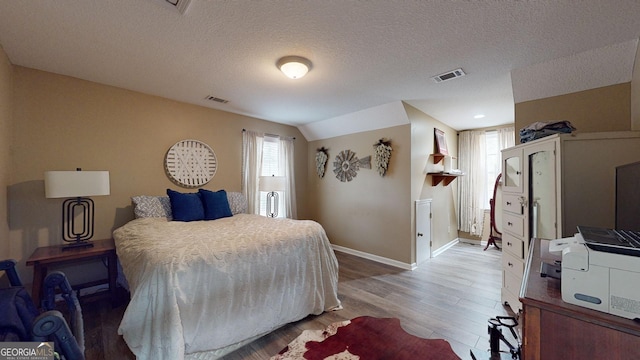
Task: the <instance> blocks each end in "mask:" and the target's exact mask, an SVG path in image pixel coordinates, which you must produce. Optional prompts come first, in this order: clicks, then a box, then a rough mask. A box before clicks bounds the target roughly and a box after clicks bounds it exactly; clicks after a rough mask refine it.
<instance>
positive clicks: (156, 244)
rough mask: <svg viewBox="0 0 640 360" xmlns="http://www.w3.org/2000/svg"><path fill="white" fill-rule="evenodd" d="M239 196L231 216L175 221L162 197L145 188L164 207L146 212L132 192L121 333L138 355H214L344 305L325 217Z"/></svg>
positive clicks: (122, 250)
mask: <svg viewBox="0 0 640 360" xmlns="http://www.w3.org/2000/svg"><path fill="white" fill-rule="evenodd" d="M234 195H235V196H236V197H237V198H238V199H240V196H241V194H240V196H239V195H237V193H236V194H234V193H229V200H230V201H229V202H230V203H231V204H232V205H231V208H234V214H233V216H228V217H223V218H219V219H216V220H211V221H188V222H184V221H172V220H171V215H170V214H168V211H169V210H167V200H166V198H164V197H146V198H147V200H148V199H155V202H156V203H158V204H156V205H155V207H156V208H159V209H160V211H159V212H160V214H159V215H160V216H145V214H142V215H141V214H139V211H138V208H139V207H140V206H138V205H139V204H138V203H137V202H136V198H134V204H136V217H138V218H137V219H135V220H132V221H130V222H129V223H127V224H125V225H124V226H122V227H120V228H118V229H116V230H115V231H114V233H113V235H114V240H115V243H116V251H117V254H118V258H119V260H120V263H121V265H122V270H123V273H124V276H125V278H126V281H127V286H128V287H129V289H130V292H131V301H130V303H129V305H128V306H127V309H126V311H125V313H124V316H123V319H122V322H121V323H120V326H119V328H118V333H119V334H121V335H122V336H123V337H124V339H125V341H126V342H127V345H128V346H129V348H130V349H131V351H132V352H133V353H134V354H135V355H136V356H137V358H138V359H171V360H175V359H214V358H217V357H220V356H222V355H224V354H225V353H228V352H230V351H233V350H235V349H236V348H238V347H240V346H242V345H244V344H246V343H248V342H250V341H252V340H254V339H256V338H257V337H260V336H262V335H264V334H267V333H269V332H271V331H273V330H275V329H277V328H278V327H280V326H282V325H284V324H287V323H290V322H293V321H297V320H300V319H302V318H304V317H306V316H308V315H310V314H320V313H322V312H324V311H327V310H333V309H338V308H340V301H339V300H338V297H337V287H338V263H337V260H336V257H335V255H334V253H333V250H332V248H331V246H330V244H329V241H328V239H327V236H326V233H325V231H324V229H323V228H322V226H320V224H318V223H316V222H314V221H310V220H292V219H281V218H280V219H279V218H276V219H273V218H267V217H263V216H258V215H249V214H245V213H242V212H241V211H242V209H241V207H240V209H238V206H236V205H233V201H231V200H232V198H233V196H234ZM138 200H139V199H138ZM163 211H164V213H163ZM154 215H157V214H154Z"/></svg>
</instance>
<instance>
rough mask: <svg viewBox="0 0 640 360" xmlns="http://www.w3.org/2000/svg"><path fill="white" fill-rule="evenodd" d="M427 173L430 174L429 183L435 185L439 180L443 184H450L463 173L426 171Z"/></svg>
mask: <svg viewBox="0 0 640 360" xmlns="http://www.w3.org/2000/svg"><path fill="white" fill-rule="evenodd" d="M427 175H431V184H432V185H433V186H436V185H438V184H440V183H441V182H442V183H443V184H444V186H447V185H449V184H451V182H452V181H453V180H455V179H456V178H457V177H458V176H462V175H464V174H463V173H446V172H437V173H427Z"/></svg>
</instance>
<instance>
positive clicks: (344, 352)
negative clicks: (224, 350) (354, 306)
mask: <svg viewBox="0 0 640 360" xmlns="http://www.w3.org/2000/svg"><path fill="white" fill-rule="evenodd" d="M302 359H305V360H324V359H332V360H352V359H361V360H377V359H393V360H402V359H407V360H408V359H411V360H415V359H422V360H429V359H433V360H450V359H451V360H454V359H455V360H459V359H460V358H459V357H458V356H457V355H456V354H455V353H454V352H453V350H452V349H451V345H449V343H448V342H447V341H445V340H442V339H423V338H419V337H417V336H414V335H411V334H409V333H407V332H406V331H404V329H402V327H401V326H400V320H398V319H393V318H387V319H379V318H374V317H369V316H363V317H358V318H355V319H353V320H347V321H342V322H338V323H333V324H331V325H329V327H327V328H326V329H325V330H305V331H303V332H302V334H301V335H300V336H298V337H297V338H296V339H294V340H293V341H292V342H291V343H290V344H289V345H288V346H287V347H285V348H284V349H282V351H280V353H279V354H278V355H275V356H273V357H271V360H302Z"/></svg>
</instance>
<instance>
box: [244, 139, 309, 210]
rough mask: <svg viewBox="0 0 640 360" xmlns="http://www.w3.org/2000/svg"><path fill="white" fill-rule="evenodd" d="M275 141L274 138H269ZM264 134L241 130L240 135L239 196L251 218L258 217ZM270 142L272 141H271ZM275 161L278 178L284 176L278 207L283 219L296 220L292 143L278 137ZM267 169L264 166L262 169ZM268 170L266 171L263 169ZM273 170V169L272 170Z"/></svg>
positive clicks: (290, 140)
mask: <svg viewBox="0 0 640 360" xmlns="http://www.w3.org/2000/svg"><path fill="white" fill-rule="evenodd" d="M269 136H270V137H274V136H273V135H269ZM264 139H265V134H263V133H258V132H255V131H249V130H244V131H243V133H242V192H243V193H244V195H245V196H246V197H247V203H248V204H247V205H248V206H247V211H248V212H249V213H250V214H260V201H261V200H263V199H261V198H260V190H259V179H260V176H261V175H263V174H262V168H263V149H264V141H265V140H264ZM270 141H271V140H270ZM277 142H278V159H277V162H278V164H277V167H276V168H277V169H278V170H277V174H276V173H273V174H271V175H278V176H284V177H285V181H286V186H285V190H284V192H283V194H282V195H283V196H282V197H283V198H284V199H283V200H284V201H282V200H281V202H280V203H281V204H282V205H283V207H284V215H285V217H288V218H292V219H296V218H297V217H298V211H297V208H296V181H295V171H294V158H293V156H294V139H293V138H284V137H277ZM265 166H267V165H265ZM266 169H267V170H268V169H269V167H267V168H266ZM274 169H275V168H274Z"/></svg>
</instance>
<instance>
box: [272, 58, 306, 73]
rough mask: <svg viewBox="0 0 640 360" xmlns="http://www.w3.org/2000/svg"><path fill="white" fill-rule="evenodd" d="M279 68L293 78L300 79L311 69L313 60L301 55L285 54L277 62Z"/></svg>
mask: <svg viewBox="0 0 640 360" xmlns="http://www.w3.org/2000/svg"><path fill="white" fill-rule="evenodd" d="M276 66H278V69H280V71H282V73H283V74H285V75H286V76H287V77H290V78H291V79H300V78H301V77H303V76H305V75H306V74H307V72H309V70H310V69H311V61H309V60H308V59H305V58H303V57H301V56H285V57H283V58H281V59H280V60H278V62H277V63H276Z"/></svg>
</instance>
